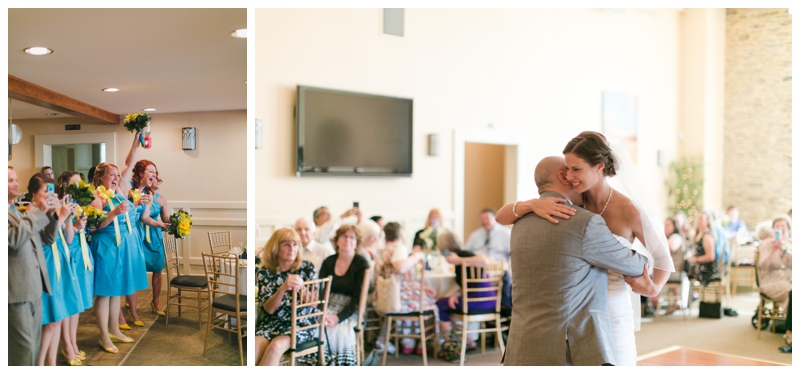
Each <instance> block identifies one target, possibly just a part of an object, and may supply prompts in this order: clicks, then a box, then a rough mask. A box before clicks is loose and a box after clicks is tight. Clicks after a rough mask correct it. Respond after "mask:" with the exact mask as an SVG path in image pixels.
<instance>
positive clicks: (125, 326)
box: [119, 323, 131, 330]
mask: <svg viewBox="0 0 800 374" xmlns="http://www.w3.org/2000/svg"><path fill="white" fill-rule="evenodd" d="M119 329H120V330H130V329H131V327H130V326H129V325H128V324H127V323H125V324H122V325H119Z"/></svg>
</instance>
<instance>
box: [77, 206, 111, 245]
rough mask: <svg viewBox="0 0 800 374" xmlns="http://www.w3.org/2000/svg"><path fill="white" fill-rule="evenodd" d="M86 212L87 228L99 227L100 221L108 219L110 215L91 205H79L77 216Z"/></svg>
mask: <svg viewBox="0 0 800 374" xmlns="http://www.w3.org/2000/svg"><path fill="white" fill-rule="evenodd" d="M84 214H86V228H87V229H88V230H94V229H97V227H98V226H99V225H100V222H103V221H105V220H107V219H108V216H107V215H106V214H105V212H103V211H102V210H100V209H97V208H95V207H93V206H91V205H86V206H79V207H78V209H77V210H75V216H76V217H81V216H83V215H84ZM90 240H91V239H90Z"/></svg>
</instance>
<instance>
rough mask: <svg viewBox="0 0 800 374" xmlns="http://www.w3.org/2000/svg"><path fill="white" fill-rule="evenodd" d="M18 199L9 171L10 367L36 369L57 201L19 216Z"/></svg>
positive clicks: (30, 206) (48, 289)
mask: <svg viewBox="0 0 800 374" xmlns="http://www.w3.org/2000/svg"><path fill="white" fill-rule="evenodd" d="M17 195H19V182H18V181H17V173H16V172H15V171H14V169H12V168H11V167H9V168H8V366H20V365H22V366H33V365H36V362H37V360H38V357H39V343H40V339H41V335H42V292H48V293H49V292H50V278H49V277H48V274H47V263H46V262H45V258H44V252H42V245H51V244H53V242H55V240H56V235H57V233H58V220H57V219H56V217H55V215H54V214H53V212H54V211H55V209H56V207H58V199H57V198H53V197H51V198H49V199H48V200H47V202H46V204H47V207H48V210H47V212H43V211H41V210H39V209H36V207H34V206H33V204H30V205H29V209H28V212H26V213H25V214H22V213H20V211H19V210H17V208H16V207H15V206H14V205H13V204H12V202H13V200H14V198H16V197H17Z"/></svg>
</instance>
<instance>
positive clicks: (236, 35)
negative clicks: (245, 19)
mask: <svg viewBox="0 0 800 374" xmlns="http://www.w3.org/2000/svg"><path fill="white" fill-rule="evenodd" d="M231 36H232V37H234V38H246V37H247V29H239V30H236V31H234V32H232V33H231Z"/></svg>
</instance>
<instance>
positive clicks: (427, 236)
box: [384, 208, 442, 251]
mask: <svg viewBox="0 0 800 374" xmlns="http://www.w3.org/2000/svg"><path fill="white" fill-rule="evenodd" d="M384 227H386V226H384ZM441 229H442V213H441V212H439V209H436V208H433V209H431V211H430V212H428V219H426V220H425V228H423V229H422V230H419V231H417V232H416V233H415V234H414V241H413V242H412V245H413V247H414V250H415V251H416V250H418V249H431V248H428V245H427V241H431V240H432V239H436V236H437V235H438V231H439V230H441ZM387 241H388V239H387Z"/></svg>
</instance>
